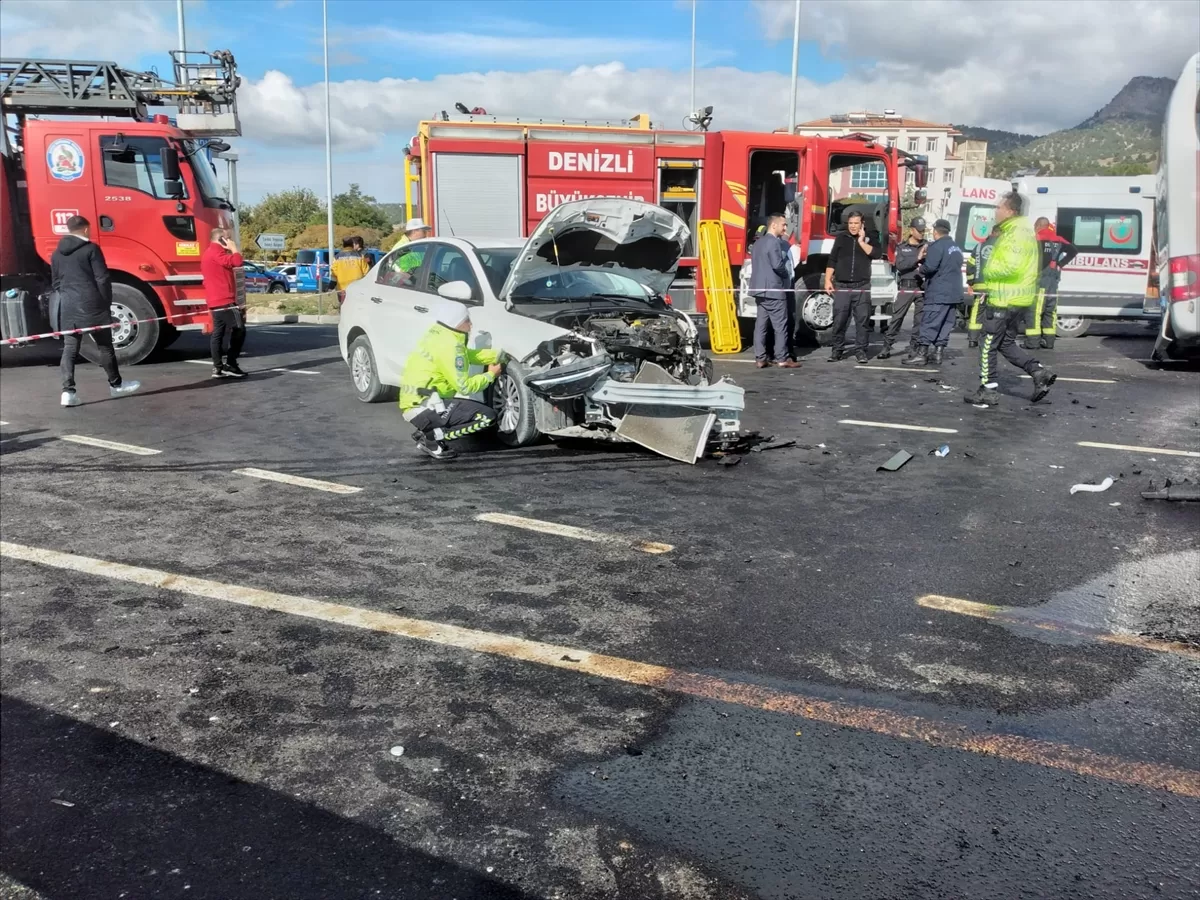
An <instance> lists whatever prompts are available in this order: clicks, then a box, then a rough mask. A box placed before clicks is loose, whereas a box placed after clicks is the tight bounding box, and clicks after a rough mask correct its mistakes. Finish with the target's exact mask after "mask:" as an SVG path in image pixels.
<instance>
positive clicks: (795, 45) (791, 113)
mask: <svg viewBox="0 0 1200 900" xmlns="http://www.w3.org/2000/svg"><path fill="white" fill-rule="evenodd" d="M799 65H800V0H796V16H795V23H794V24H793V26H792V104H791V108H790V109H789V110H788V134H795V133H796V77H797V74H798V71H799Z"/></svg>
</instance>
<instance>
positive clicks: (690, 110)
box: [688, 0, 696, 116]
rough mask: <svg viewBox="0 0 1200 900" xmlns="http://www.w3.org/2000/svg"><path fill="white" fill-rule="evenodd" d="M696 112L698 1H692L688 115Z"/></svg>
mask: <svg viewBox="0 0 1200 900" xmlns="http://www.w3.org/2000/svg"><path fill="white" fill-rule="evenodd" d="M695 111H696V0H692V99H691V105H690V106H689V107H688V115H689V116H690V115H691V114H692V113H694V112H695Z"/></svg>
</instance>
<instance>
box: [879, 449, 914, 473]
mask: <svg viewBox="0 0 1200 900" xmlns="http://www.w3.org/2000/svg"><path fill="white" fill-rule="evenodd" d="M912 458H913V455H912V454H911V453H909V452H908V451H907V450H900V451H898V452H897V453H896V455H895V456H893V457H892V458H891V459H889V460H888V461H887V462H885V463H884V464H883V465H882V466H877V467H876V469H875V471H876V472H895V471H896V470H897V469H899V468H900V467H901V466H903V465H904V464H905V463H906V462H908V461H909V460H910V459H912Z"/></svg>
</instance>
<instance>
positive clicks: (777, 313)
mask: <svg viewBox="0 0 1200 900" xmlns="http://www.w3.org/2000/svg"><path fill="white" fill-rule="evenodd" d="M754 300H755V303H756V304H757V306H758V313H757V317H756V318H755V320H754V358H755V359H757V360H758V361H759V362H765V361H768V360H770V359H772V358H773V359H774V360H775V362H783V361H784V360H787V359H791V358H792V335H791V331H790V328H791V322H790V321H789V319H790V317H789V316H788V301H787V300H785V299H784V298H783V297H755V298H754ZM768 328H770V329H771V330H772V331H774V332H775V350H774V353H775V355H774V357H772V355H771V351H769V350H768V349H767V329H768Z"/></svg>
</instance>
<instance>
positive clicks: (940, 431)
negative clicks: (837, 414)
mask: <svg viewBox="0 0 1200 900" xmlns="http://www.w3.org/2000/svg"><path fill="white" fill-rule="evenodd" d="M838 424H839V425H863V426H865V427H867V428H894V429H896V430H898V431H932V432H933V433H934V434H958V429H957V428H934V427H933V426H932V425H900V424H898V423H896V422H867V421H863V420H862V419H838Z"/></svg>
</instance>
